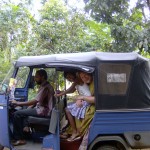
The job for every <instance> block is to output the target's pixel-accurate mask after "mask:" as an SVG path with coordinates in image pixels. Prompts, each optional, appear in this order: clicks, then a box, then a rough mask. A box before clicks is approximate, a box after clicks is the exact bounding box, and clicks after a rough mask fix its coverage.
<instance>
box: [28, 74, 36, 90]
mask: <svg viewBox="0 0 150 150" xmlns="http://www.w3.org/2000/svg"><path fill="white" fill-rule="evenodd" d="M34 85H35V81H34V76H32V77H31V79H30V82H29V86H28V88H30V89H34Z"/></svg>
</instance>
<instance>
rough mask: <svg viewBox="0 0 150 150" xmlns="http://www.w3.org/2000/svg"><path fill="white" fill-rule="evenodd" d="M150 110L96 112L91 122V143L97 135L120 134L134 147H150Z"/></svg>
mask: <svg viewBox="0 0 150 150" xmlns="http://www.w3.org/2000/svg"><path fill="white" fill-rule="evenodd" d="M149 116H150V110H147V111H146V110H143V111H138V110H137V111H135V110H134V111H122V112H121V111H120V112H119V111H118V112H100V111H99V112H96V113H95V116H94V119H93V121H92V124H91V128H90V134H89V143H90V144H91V143H92V142H93V141H94V140H95V139H96V138H97V137H100V136H108V135H110V136H112V135H118V136H121V137H123V139H125V141H127V144H129V146H130V147H132V148H146V147H150V142H149V141H148V139H149V138H150V117H149Z"/></svg>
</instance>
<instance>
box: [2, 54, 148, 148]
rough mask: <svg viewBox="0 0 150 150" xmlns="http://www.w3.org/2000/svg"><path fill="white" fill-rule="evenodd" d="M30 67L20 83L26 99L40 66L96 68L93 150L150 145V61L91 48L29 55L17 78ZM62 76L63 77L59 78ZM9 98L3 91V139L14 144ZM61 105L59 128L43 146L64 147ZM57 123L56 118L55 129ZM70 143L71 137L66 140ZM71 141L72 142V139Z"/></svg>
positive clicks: (90, 138)
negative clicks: (61, 137)
mask: <svg viewBox="0 0 150 150" xmlns="http://www.w3.org/2000/svg"><path fill="white" fill-rule="evenodd" d="M22 67H23V68H24V67H25V68H28V70H29V72H28V74H27V77H26V81H25V86H24V87H22V88H16V90H15V97H17V100H22V101H26V100H27V97H28V89H29V88H30V87H32V86H31V85H32V84H31V82H30V81H31V78H32V73H33V69H34V68H46V69H55V70H56V71H62V72H63V71H65V70H70V69H74V70H76V71H84V72H87V73H90V74H92V76H93V80H94V96H95V114H94V116H93V120H92V122H91V123H90V128H89V134H88V142H87V149H88V150H130V149H144V148H150V142H149V139H150V108H149V107H150V61H149V59H147V58H144V57H142V56H141V55H139V54H137V53H135V52H133V53H103V52H85V53H68V54H54V55H46V56H26V57H21V58H19V59H18V60H17V61H16V63H15V66H14V68H15V69H14V73H13V75H12V77H13V78H15V77H16V75H17V72H18V70H19V69H20V68H22ZM56 81H58V80H56ZM8 106H9V101H8V95H7V93H5V92H3V93H1V95H0V122H3V124H2V123H1V124H0V144H1V145H2V146H4V147H8V148H10V149H14V147H13V146H12V145H11V143H10V137H9V136H10V132H9V117H8V114H9V109H8ZM59 111H60V110H59V108H57V110H56V111H55V112H54V114H55V115H54V117H56V116H57V115H58V116H57V117H56V118H57V119H53V120H57V121H55V127H54V128H53V129H54V130H55V132H51V133H49V134H48V135H46V136H45V137H43V142H42V148H43V149H44V150H46V149H47V150H48V149H50V148H53V149H54V150H59V149H60V150H61V146H60V143H61V140H60V138H59V134H60V133H59V125H60V122H59V119H58V118H59ZM51 125H52V123H51V122H50V127H49V128H50V129H51V128H52V127H51ZM66 144H67V142H66ZM68 144H69V143H68Z"/></svg>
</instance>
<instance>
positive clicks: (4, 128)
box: [0, 95, 10, 147]
mask: <svg viewBox="0 0 150 150" xmlns="http://www.w3.org/2000/svg"><path fill="white" fill-rule="evenodd" d="M8 125H9V123H8V101H7V98H6V96H5V95H0V144H1V145H3V146H4V147H10V140H9V128H8Z"/></svg>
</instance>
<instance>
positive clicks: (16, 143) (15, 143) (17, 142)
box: [12, 140, 26, 146]
mask: <svg viewBox="0 0 150 150" xmlns="http://www.w3.org/2000/svg"><path fill="white" fill-rule="evenodd" d="M12 144H13V146H18V145H25V144H26V141H25V140H17V141H15V142H12Z"/></svg>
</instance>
